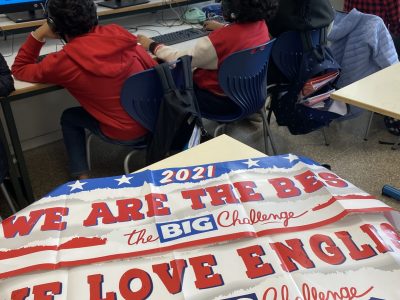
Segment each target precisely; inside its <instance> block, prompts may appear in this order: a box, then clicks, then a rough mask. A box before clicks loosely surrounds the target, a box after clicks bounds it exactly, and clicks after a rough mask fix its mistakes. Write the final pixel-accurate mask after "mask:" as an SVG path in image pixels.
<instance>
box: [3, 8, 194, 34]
mask: <svg viewBox="0 0 400 300" xmlns="http://www.w3.org/2000/svg"><path fill="white" fill-rule="evenodd" d="M184 2H187V0H173V1H172V4H180V3H184ZM189 4H190V3H189ZM165 5H166V4H165V1H159V2H149V3H144V4H139V5H134V6H128V7H122V8H116V9H113V8H109V9H105V10H100V11H98V12H97V16H99V17H101V16H110V15H116V17H117V15H118V14H123V13H128V12H135V11H141V10H146V9H149V8H157V7H160V8H161V7H163V6H165ZM45 21H46V20H45V19H43V20H36V21H30V22H21V23H12V24H10V25H4V26H0V30H1V31H3V32H7V31H11V30H18V29H23V28H31V27H39V26H40V25H42V24H43V23H44V22H45ZM10 22H12V21H10Z"/></svg>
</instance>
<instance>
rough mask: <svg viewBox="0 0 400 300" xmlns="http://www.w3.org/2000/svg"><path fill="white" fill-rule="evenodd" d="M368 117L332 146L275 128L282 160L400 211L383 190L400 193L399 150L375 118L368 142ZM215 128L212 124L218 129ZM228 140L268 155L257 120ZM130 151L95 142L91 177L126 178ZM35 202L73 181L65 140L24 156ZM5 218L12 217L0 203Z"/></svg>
mask: <svg viewBox="0 0 400 300" xmlns="http://www.w3.org/2000/svg"><path fill="white" fill-rule="evenodd" d="M368 117H369V113H366V112H365V113H363V114H362V115H361V116H359V117H358V118H355V119H352V120H347V121H342V122H334V123H332V124H331V126H330V127H329V128H327V130H326V132H327V136H328V138H329V140H330V145H329V146H325V144H324V139H323V136H322V132H321V131H316V132H313V133H310V134H307V135H300V136H293V135H291V134H290V133H289V131H288V130H287V129H286V128H285V127H278V126H277V125H276V123H275V122H273V124H272V131H273V133H274V137H275V140H276V142H277V146H278V152H279V154H284V153H294V154H297V155H304V156H308V157H310V158H312V159H314V160H315V161H317V162H320V163H326V164H329V165H331V167H332V171H333V172H335V173H337V174H338V175H339V176H341V177H343V178H345V179H347V180H349V181H350V182H352V183H353V184H355V185H356V186H358V187H359V188H361V189H363V190H364V191H366V192H368V193H370V194H372V195H374V196H376V197H378V198H379V199H381V200H383V201H384V202H385V203H387V204H389V205H391V206H393V207H395V208H396V209H398V210H400V202H399V201H396V200H393V199H391V198H388V197H384V196H382V195H381V189H382V186H383V185H384V184H390V185H393V186H396V187H400V150H396V151H395V150H391V146H388V145H381V144H379V141H380V140H383V141H394V140H395V139H396V137H395V136H393V135H391V134H390V133H389V132H388V131H387V130H386V129H385V127H384V124H383V117H382V116H380V115H375V117H374V119H373V124H372V127H371V130H370V134H369V139H368V141H364V140H363V137H364V132H365V128H366V125H367V121H368ZM214 125H215V124H213V123H207V124H206V126H207V127H209V128H213V126H214ZM226 133H227V134H228V135H230V136H231V137H233V138H235V139H237V140H239V141H241V142H243V143H245V144H247V145H249V146H251V147H253V148H255V149H257V150H260V151H263V139H262V125H261V119H260V118H259V117H258V116H254V117H252V118H251V119H250V120H244V121H242V122H240V123H239V124H236V126H233V125H229V126H228V128H227V132H226ZM127 151H129V150H128V149H126V148H124V147H120V146H116V145H111V144H107V143H104V142H102V141H101V140H99V139H97V138H95V139H94V141H93V142H92V151H91V152H92V169H93V172H92V177H104V176H115V175H119V174H122V173H123V160H124V157H125V154H126V153H127ZM25 158H26V162H27V166H28V170H29V173H30V177H31V181H32V187H33V191H34V194H35V197H36V198H37V199H39V198H40V197H42V196H44V195H46V194H47V193H48V192H50V191H51V190H52V189H54V188H55V187H57V186H58V185H61V184H63V183H65V182H67V181H69V180H70V179H69V176H68V172H67V168H66V155H65V150H64V144H63V142H62V140H60V141H57V142H54V143H52V144H48V145H45V146H42V147H39V148H36V149H33V150H29V151H26V152H25ZM144 166H145V165H144V151H142V152H139V153H138V154H137V155H136V156H135V157H134V158H133V159H131V171H134V170H137V169H140V168H143V167H144ZM0 212H1V215H2V216H3V217H6V216H8V215H9V214H10V211H9V210H8V208H6V207H4V201H3V200H2V199H1V201H0Z"/></svg>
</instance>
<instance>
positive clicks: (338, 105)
mask: <svg viewBox="0 0 400 300" xmlns="http://www.w3.org/2000/svg"><path fill="white" fill-rule="evenodd" d="M328 111H330V112H333V113H336V114H339V115H341V116H344V115H346V114H347V105H346V103H343V102H340V101H335V100H334V101H332V104H331V106H330V107H329V109H328Z"/></svg>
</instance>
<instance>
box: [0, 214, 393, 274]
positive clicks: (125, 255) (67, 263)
mask: <svg viewBox="0 0 400 300" xmlns="http://www.w3.org/2000/svg"><path fill="white" fill-rule="evenodd" d="M392 210H394V209H393V208H391V207H386V206H385V207H375V208H362V209H348V210H345V211H343V212H341V213H340V214H338V215H336V216H335V217H332V218H330V219H326V220H324V221H321V222H317V223H313V224H308V225H304V226H296V227H290V228H277V229H267V230H263V231H260V232H257V233H252V232H248V231H245V232H238V233H233V234H228V235H224V236H217V237H211V238H205V239H199V240H194V241H190V242H184V243H180V244H175V245H171V246H165V247H159V248H156V249H149V250H143V251H137V252H129V253H121V254H113V255H107V256H102V257H96V258H88V259H82V260H76V261H62V262H58V263H54V264H51V263H47V264H38V265H33V266H29V267H25V268H20V269H17V270H12V271H8V272H3V273H0V279H4V278H8V277H13V276H17V275H21V274H24V273H27V272H32V271H37V270H55V269H59V268H61V267H74V266H80V265H86V264H92V263H98V262H105V261H109V260H114V259H124V258H133V257H136V256H143V255H149V254H155V253H160V252H168V251H171V250H176V249H181V248H186V247H194V246H201V245H205V244H213V243H219V242H225V241H228V240H234V239H239V238H246V237H256V236H264V235H268V234H276V233H288V232H295V231H299V230H307V229H314V228H317V227H320V226H323V225H328V224H331V223H334V222H336V221H338V220H340V219H342V218H344V217H345V216H347V215H348V214H351V213H356V212H357V213H367V212H385V211H392Z"/></svg>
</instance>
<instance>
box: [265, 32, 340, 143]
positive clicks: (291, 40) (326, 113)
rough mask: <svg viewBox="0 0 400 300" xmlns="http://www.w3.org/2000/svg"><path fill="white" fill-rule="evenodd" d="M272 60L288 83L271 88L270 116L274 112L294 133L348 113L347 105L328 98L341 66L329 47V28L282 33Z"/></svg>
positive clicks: (333, 88)
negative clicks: (327, 37) (327, 31)
mask: <svg viewBox="0 0 400 300" xmlns="http://www.w3.org/2000/svg"><path fill="white" fill-rule="evenodd" d="M272 63H273V64H275V66H276V69H277V70H278V71H280V72H281V73H282V74H281V76H280V77H281V78H282V77H283V78H285V80H284V81H285V82H284V83H282V82H279V83H278V84H277V85H276V86H275V87H273V88H272V89H270V91H271V104H270V114H269V118H270V117H271V113H272V112H273V113H274V115H275V118H276V121H277V123H278V125H280V126H287V127H288V129H289V131H290V133H291V134H294V135H297V134H306V133H309V132H311V131H314V130H316V129H319V128H321V127H324V126H327V125H328V124H329V123H330V122H331V121H332V120H334V119H336V118H339V117H341V116H343V115H344V114H346V113H347V110H348V109H347V105H346V104H344V103H337V102H334V101H333V100H331V99H330V97H329V96H330V94H331V93H332V92H333V91H335V84H336V82H337V80H338V77H339V74H340V66H339V64H338V63H337V62H336V61H335V59H334V58H333V55H332V53H331V51H330V49H329V48H328V47H327V42H326V28H322V29H320V30H313V31H305V32H293V31H292V32H286V33H283V34H282V35H281V36H280V37H278V38H277V40H276V41H275V45H274V47H273V49H272ZM282 75H283V76H282Z"/></svg>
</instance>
